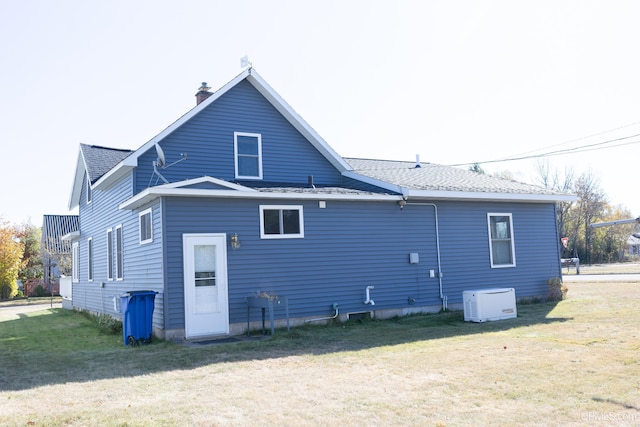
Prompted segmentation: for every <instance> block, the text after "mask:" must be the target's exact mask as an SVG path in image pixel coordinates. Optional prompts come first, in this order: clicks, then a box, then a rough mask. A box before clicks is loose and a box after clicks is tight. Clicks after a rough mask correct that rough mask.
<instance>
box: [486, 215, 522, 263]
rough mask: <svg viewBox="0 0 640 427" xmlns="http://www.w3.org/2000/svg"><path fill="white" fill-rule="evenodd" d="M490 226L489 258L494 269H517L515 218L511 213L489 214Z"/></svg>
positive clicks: (488, 221)
mask: <svg viewBox="0 0 640 427" xmlns="http://www.w3.org/2000/svg"><path fill="white" fill-rule="evenodd" d="M487 223H488V226H489V256H490V259H491V267H492V268H501V267H515V265H516V254H515V245H514V241H513V218H512V216H511V214H510V213H489V214H487Z"/></svg>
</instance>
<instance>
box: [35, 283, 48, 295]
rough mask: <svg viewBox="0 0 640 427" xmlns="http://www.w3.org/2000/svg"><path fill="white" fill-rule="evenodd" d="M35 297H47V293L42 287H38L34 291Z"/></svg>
mask: <svg viewBox="0 0 640 427" xmlns="http://www.w3.org/2000/svg"><path fill="white" fill-rule="evenodd" d="M33 295H34V296H36V297H46V296H47V291H45V290H44V287H43V286H42V285H38V286H36V289H35V290H34V291H33Z"/></svg>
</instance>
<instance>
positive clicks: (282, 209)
mask: <svg viewBox="0 0 640 427" xmlns="http://www.w3.org/2000/svg"><path fill="white" fill-rule="evenodd" d="M260 237H261V238H262V239H288V238H302V237H304V216H303V210H302V206H288V205H276V206H274V205H261V206H260Z"/></svg>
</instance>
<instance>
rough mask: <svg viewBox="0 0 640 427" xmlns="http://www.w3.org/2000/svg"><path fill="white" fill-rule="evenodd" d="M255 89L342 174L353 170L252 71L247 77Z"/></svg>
mask: <svg viewBox="0 0 640 427" xmlns="http://www.w3.org/2000/svg"><path fill="white" fill-rule="evenodd" d="M247 80H248V81H249V83H251V84H252V85H253V87H255V88H256V89H257V90H258V92H260V93H261V94H262V96H264V97H265V98H266V99H267V100H268V101H269V102H270V103H271V105H273V106H274V107H275V109H276V110H278V112H279V113H280V114H282V115H283V116H284V117H285V118H286V119H287V120H288V121H289V123H291V125H293V127H295V128H296V130H298V132H300V133H301V134H302V135H303V136H304V137H305V138H307V140H309V142H311V144H312V145H313V146H314V147H315V148H316V149H317V150H318V151H320V153H322V155H323V156H324V157H325V158H326V159H327V160H329V162H330V163H331V164H332V165H333V166H334V167H336V168H337V169H338V171H340V172H344V171H349V170H351V166H350V165H349V164H348V163H347V162H345V161H344V159H343V158H342V157H341V156H340V155H339V154H338V153H337V152H336V151H335V150H334V149H333V148H331V146H329V144H328V143H327V142H326V141H325V140H324V139H323V138H322V137H321V136H320V135H319V134H318V133H317V132H316V131H315V130H314V129H313V128H312V127H311V126H310V125H309V124H308V123H307V122H306V121H305V120H304V119H303V118H302V117H300V115H298V113H296V112H295V110H294V109H293V108H291V106H290V105H289V104H288V103H287V102H286V101H285V100H284V99H283V98H282V97H281V96H280V95H278V93H277V92H276V91H275V90H274V89H273V88H272V87H271V86H269V84H268V83H267V82H266V81H265V80H263V79H262V77H260V75H259V74H258V73H257V72H256V71H255V70H252V69H249V75H248V76H247Z"/></svg>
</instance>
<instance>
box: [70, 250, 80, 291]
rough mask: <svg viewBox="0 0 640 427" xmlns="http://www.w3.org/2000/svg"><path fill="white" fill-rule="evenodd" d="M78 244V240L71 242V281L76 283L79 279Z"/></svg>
mask: <svg viewBox="0 0 640 427" xmlns="http://www.w3.org/2000/svg"><path fill="white" fill-rule="evenodd" d="M79 260H80V246H79V243H78V242H73V244H72V245H71V278H72V281H73V282H75V283H78V282H79V281H80V269H79V268H78V267H79V266H80V265H79V263H78V261H79Z"/></svg>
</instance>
